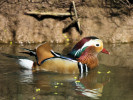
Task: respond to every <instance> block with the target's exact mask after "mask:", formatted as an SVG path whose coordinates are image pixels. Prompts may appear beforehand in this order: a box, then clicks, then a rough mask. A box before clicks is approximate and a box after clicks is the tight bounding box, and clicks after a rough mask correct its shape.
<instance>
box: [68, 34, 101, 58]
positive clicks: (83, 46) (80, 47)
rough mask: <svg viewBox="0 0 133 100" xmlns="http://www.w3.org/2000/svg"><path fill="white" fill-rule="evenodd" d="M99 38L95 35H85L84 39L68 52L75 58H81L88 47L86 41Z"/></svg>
mask: <svg viewBox="0 0 133 100" xmlns="http://www.w3.org/2000/svg"><path fill="white" fill-rule="evenodd" d="M95 39H99V38H97V37H95V36H90V37H85V38H83V39H82V40H80V41H79V42H78V43H77V44H76V45H75V46H74V47H73V49H72V51H71V52H70V53H69V54H68V55H70V56H72V57H74V58H79V57H80V56H81V54H82V53H83V52H84V51H85V49H86V48H87V47H88V44H86V42H89V41H90V40H95Z"/></svg>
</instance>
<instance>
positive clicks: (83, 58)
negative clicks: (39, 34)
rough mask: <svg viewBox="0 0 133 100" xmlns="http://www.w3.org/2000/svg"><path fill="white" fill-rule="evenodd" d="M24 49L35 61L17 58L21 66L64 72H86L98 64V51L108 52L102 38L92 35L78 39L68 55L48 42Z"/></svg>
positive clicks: (37, 69)
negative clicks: (33, 48)
mask: <svg viewBox="0 0 133 100" xmlns="http://www.w3.org/2000/svg"><path fill="white" fill-rule="evenodd" d="M25 50H27V51H28V52H25V53H27V54H30V55H33V56H35V58H36V61H35V62H34V61H32V60H29V59H18V61H19V64H20V65H21V66H22V67H23V68H26V69H33V70H35V71H39V70H41V71H43V70H44V71H51V72H57V73H64V74H78V73H84V72H88V71H89V70H90V69H94V68H95V67H97V66H98V58H97V55H98V53H99V52H103V53H106V54H109V52H108V51H107V50H106V49H104V48H103V42H102V40H100V39H99V38H97V37H94V36H91V37H85V38H83V39H82V40H80V41H79V42H78V43H77V44H76V45H75V46H74V48H73V49H72V51H71V52H70V53H69V54H68V57H67V56H62V55H61V54H59V53H56V52H54V51H53V50H52V48H51V47H50V45H49V44H48V43H44V44H41V45H39V46H37V47H36V49H35V50H29V49H25ZM23 53H24V52H23Z"/></svg>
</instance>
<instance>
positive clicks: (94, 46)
mask: <svg viewBox="0 0 133 100" xmlns="http://www.w3.org/2000/svg"><path fill="white" fill-rule="evenodd" d="M99 52H102V53H105V54H109V52H108V51H107V50H106V49H105V48H103V42H102V40H100V39H99V38H97V37H94V36H90V37H85V38H83V39H82V40H80V41H79V42H78V43H77V44H76V45H75V46H74V48H73V49H72V51H71V52H70V53H69V54H70V55H71V56H72V57H74V58H76V59H77V60H78V61H79V62H81V63H83V64H87V66H89V67H90V69H92V68H94V67H96V66H97V65H98V59H97V55H98V53H99Z"/></svg>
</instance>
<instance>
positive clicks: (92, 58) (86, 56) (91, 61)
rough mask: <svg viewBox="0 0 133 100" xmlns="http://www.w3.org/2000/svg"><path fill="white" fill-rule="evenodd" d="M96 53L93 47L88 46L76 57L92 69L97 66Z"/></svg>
mask: <svg viewBox="0 0 133 100" xmlns="http://www.w3.org/2000/svg"><path fill="white" fill-rule="evenodd" d="M97 54H98V53H96V51H95V48H94V47H88V48H87V49H86V50H85V51H84V52H83V53H82V54H81V56H80V57H79V58H78V61H79V62H81V63H83V64H87V66H88V67H89V68H90V69H93V68H95V67H97V66H98V59H97Z"/></svg>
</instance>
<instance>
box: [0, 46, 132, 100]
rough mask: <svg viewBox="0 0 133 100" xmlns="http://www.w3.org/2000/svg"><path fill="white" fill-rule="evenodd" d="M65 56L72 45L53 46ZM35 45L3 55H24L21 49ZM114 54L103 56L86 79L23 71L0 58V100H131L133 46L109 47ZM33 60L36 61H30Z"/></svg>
mask: <svg viewBox="0 0 133 100" xmlns="http://www.w3.org/2000/svg"><path fill="white" fill-rule="evenodd" d="M51 46H52V47H53V48H54V50H55V51H57V52H60V53H63V54H65V53H66V52H68V51H69V50H70V49H71V46H70V45H64V44H62V45H57V44H52V45H51ZM24 47H26V48H30V49H33V48H35V47H36V45H0V50H1V52H3V53H8V54H13V55H21V56H26V55H23V54H20V53H19V52H21V51H22V50H21V49H20V48H24ZM105 47H106V49H108V50H109V51H110V52H111V54H110V55H106V54H102V53H101V54H100V55H99V56H98V58H99V62H100V64H99V67H98V68H96V69H94V70H92V71H90V72H89V73H88V74H85V75H84V76H80V75H63V74H57V73H51V72H34V73H33V72H32V71H30V70H22V69H20V68H19V65H18V64H17V63H16V61H17V60H16V59H11V58H7V57H4V56H3V55H0V100H95V99H99V100H132V98H133V64H132V62H133V53H132V51H133V50H132V47H133V44H110V45H108V44H106V45H105ZM31 59H33V58H31Z"/></svg>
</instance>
